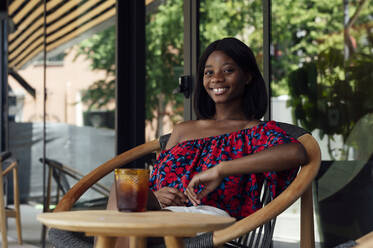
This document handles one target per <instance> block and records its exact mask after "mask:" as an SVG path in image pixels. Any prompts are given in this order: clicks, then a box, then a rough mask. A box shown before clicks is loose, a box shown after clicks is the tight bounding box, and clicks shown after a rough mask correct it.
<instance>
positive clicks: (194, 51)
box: [184, 0, 199, 121]
mask: <svg viewBox="0 0 373 248" xmlns="http://www.w3.org/2000/svg"><path fill="white" fill-rule="evenodd" d="M198 56H199V0H184V75H188V76H190V77H191V78H192V85H195V83H196V80H197V78H198V75H197V63H198ZM193 88H194V87H193ZM192 102H193V95H191V96H190V97H189V98H184V120H185V121H187V120H195V119H196V115H195V113H194V111H193V105H192Z"/></svg>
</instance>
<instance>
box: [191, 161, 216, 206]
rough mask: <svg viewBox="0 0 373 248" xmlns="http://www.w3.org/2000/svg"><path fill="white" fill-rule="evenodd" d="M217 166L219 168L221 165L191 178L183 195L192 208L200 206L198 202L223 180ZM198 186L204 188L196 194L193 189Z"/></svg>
mask: <svg viewBox="0 0 373 248" xmlns="http://www.w3.org/2000/svg"><path fill="white" fill-rule="evenodd" d="M219 166H221V164H219V165H217V166H215V167H213V168H210V169H208V170H205V171H203V172H201V173H198V174H196V175H194V176H193V178H192V180H191V181H190V183H189V185H188V187H187V189H186V191H185V194H186V195H187V196H188V198H189V200H190V201H191V202H192V204H193V205H194V206H196V205H198V204H200V203H201V201H200V200H201V199H202V198H203V197H205V196H206V195H207V194H209V193H210V192H212V191H213V190H214V189H216V187H218V186H219V184H220V183H221V181H222V180H223V176H222V175H221V174H220V173H219ZM198 185H203V186H204V188H203V189H202V191H201V192H200V193H198V194H196V193H195V192H194V189H195V188H196V187H197V186H198Z"/></svg>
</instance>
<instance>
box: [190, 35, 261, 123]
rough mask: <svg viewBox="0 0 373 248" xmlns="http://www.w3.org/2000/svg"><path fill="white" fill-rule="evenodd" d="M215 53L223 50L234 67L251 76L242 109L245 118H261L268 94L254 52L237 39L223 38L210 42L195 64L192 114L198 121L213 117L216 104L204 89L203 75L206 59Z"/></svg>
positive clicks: (246, 87)
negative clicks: (232, 61)
mask: <svg viewBox="0 0 373 248" xmlns="http://www.w3.org/2000/svg"><path fill="white" fill-rule="evenodd" d="M214 51H222V52H224V53H225V54H226V55H227V56H229V57H231V58H232V59H233V60H234V61H235V62H236V63H237V65H238V66H239V67H240V68H241V69H242V70H243V71H244V72H249V74H250V76H251V81H250V83H249V84H248V85H247V86H245V93H244V101H243V105H244V106H243V110H244V113H245V116H246V118H248V119H252V118H255V119H260V118H262V117H263V116H264V113H265V112H266V109H267V101H268V96H267V91H266V87H265V84H264V79H263V77H262V74H261V73H260V70H259V67H258V65H257V63H256V60H255V56H254V53H253V52H252V51H251V49H250V48H249V47H248V46H247V45H246V44H245V43H243V42H241V41H240V40H238V39H236V38H224V39H222V40H217V41H214V42H212V43H211V44H210V45H209V46H208V47H207V48H206V49H205V51H204V52H203V54H202V56H201V57H200V59H199V63H198V79H197V84H196V87H195V90H194V111H195V113H196V115H197V118H198V119H211V118H212V117H213V116H214V115H215V103H214V102H213V100H212V99H211V98H210V96H209V95H208V94H207V92H206V90H205V88H204V86H203V75H204V70H205V64H206V60H207V58H208V57H209V56H210V54H211V53H213V52H214Z"/></svg>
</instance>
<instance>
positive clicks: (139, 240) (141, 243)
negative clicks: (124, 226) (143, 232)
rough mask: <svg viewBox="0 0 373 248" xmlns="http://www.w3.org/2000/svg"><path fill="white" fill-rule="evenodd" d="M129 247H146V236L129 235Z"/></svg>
mask: <svg viewBox="0 0 373 248" xmlns="http://www.w3.org/2000/svg"><path fill="white" fill-rule="evenodd" d="M130 248H146V238H144V237H135V236H131V237H130Z"/></svg>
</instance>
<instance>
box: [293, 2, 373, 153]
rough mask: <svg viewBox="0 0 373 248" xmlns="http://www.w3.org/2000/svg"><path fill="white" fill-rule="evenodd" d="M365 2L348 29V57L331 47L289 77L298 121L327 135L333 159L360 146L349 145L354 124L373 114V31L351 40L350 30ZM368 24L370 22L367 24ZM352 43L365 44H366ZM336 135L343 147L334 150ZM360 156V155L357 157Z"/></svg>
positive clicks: (358, 35) (356, 11) (345, 32)
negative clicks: (361, 41) (340, 137)
mask: <svg viewBox="0 0 373 248" xmlns="http://www.w3.org/2000/svg"><path fill="white" fill-rule="evenodd" d="M365 2H366V1H364V0H363V1H361V2H359V5H358V6H357V7H356V10H355V13H354V15H353V17H352V18H351V19H350V21H349V22H348V23H347V24H346V25H345V30H344V34H345V42H346V47H347V48H348V53H349V56H345V53H344V51H343V50H342V49H340V48H335V47H329V48H327V49H325V50H324V51H322V52H320V53H319V54H318V55H317V56H316V57H315V58H314V59H313V60H312V61H311V62H307V63H304V64H303V65H302V66H301V67H300V68H299V69H296V70H294V71H292V72H291V73H290V74H289V77H288V84H289V88H290V95H291V99H290V100H289V105H291V106H292V107H293V109H294V113H293V114H294V118H295V120H296V121H297V122H298V123H299V124H301V125H302V126H303V127H305V128H306V129H308V130H315V129H319V130H320V138H323V137H324V135H327V139H328V149H329V154H330V156H331V157H332V159H347V158H348V157H349V151H350V149H349V148H350V147H354V148H359V149H363V148H362V147H360V146H359V147H357V146H358V143H357V142H353V141H351V139H350V141H349V142H348V144H347V143H346V139H347V137H348V136H349V135H350V134H351V131H352V129H353V128H354V126H355V124H356V123H357V122H358V121H359V120H360V119H361V118H362V117H363V116H365V115H366V114H368V113H373V98H372V96H371V94H372V92H373V85H372V82H373V72H372V68H373V56H372V48H373V39H372V37H373V35H372V31H371V28H367V29H366V31H367V32H366V33H356V36H357V37H356V38H355V39H352V36H351V35H350V29H352V25H353V23H354V22H356V20H357V16H358V14H359V13H360V12H361V10H362V6H363V5H364V3H365ZM368 23H369V22H368ZM352 40H363V41H364V44H360V47H358V44H356V43H355V45H352V43H351V42H352ZM333 135H341V136H342V138H343V146H342V147H341V148H340V149H339V152H340V153H339V154H340V155H339V156H338V157H336V156H334V154H336V150H335V149H333V148H332V147H331V141H332V140H333ZM356 156H357V155H356Z"/></svg>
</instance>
